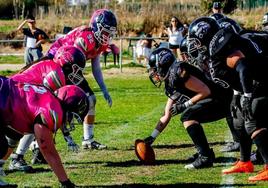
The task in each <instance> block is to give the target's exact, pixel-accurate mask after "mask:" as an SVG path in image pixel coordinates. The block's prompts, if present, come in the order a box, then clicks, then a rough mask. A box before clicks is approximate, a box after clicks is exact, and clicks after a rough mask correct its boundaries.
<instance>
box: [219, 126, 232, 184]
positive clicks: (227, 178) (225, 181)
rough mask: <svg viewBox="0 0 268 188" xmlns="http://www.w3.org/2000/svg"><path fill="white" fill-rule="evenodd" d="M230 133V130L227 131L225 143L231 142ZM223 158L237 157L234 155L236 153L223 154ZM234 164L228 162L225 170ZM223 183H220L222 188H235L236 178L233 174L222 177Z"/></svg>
mask: <svg viewBox="0 0 268 188" xmlns="http://www.w3.org/2000/svg"><path fill="white" fill-rule="evenodd" d="M230 137H231V135H230V131H229V130H228V131H227V134H226V135H225V142H228V140H230ZM223 156H224V157H226V158H229V157H235V155H234V152H223ZM232 164H233V162H228V163H225V166H224V167H223V168H222V170H223V169H225V168H228V167H231V165H232ZM221 177H222V178H221V183H220V185H221V186H220V187H224V188H234V187H235V186H234V180H235V176H234V175H232V174H228V175H221Z"/></svg>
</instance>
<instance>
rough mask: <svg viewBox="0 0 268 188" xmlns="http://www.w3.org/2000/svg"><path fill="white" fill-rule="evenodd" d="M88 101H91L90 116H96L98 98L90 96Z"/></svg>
mask: <svg viewBox="0 0 268 188" xmlns="http://www.w3.org/2000/svg"><path fill="white" fill-rule="evenodd" d="M88 100H89V110H88V113H87V114H88V115H95V106H96V101H97V100H96V96H95V95H94V94H93V95H89V96H88Z"/></svg>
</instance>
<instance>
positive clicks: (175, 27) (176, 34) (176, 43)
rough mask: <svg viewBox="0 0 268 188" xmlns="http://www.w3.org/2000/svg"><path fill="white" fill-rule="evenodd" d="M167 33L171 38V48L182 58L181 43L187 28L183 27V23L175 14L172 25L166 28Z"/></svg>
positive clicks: (169, 40) (171, 21)
mask: <svg viewBox="0 0 268 188" xmlns="http://www.w3.org/2000/svg"><path fill="white" fill-rule="evenodd" d="M165 33H166V34H167V35H168V37H169V39H168V42H169V48H170V49H171V50H172V51H173V53H174V55H175V56H176V57H177V58H178V59H179V60H182V58H181V56H180V54H181V53H180V43H181V41H182V39H183V36H184V35H185V33H186V30H185V29H184V27H183V24H182V23H181V22H180V20H179V19H178V18H177V17H176V16H173V17H172V18H171V20H170V26H169V27H168V28H167V29H166V30H165Z"/></svg>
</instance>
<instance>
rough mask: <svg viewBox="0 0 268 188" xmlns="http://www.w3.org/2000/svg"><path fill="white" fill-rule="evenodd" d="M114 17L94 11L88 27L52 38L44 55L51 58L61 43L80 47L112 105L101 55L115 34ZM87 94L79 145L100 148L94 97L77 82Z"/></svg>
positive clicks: (100, 10)
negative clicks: (96, 133) (87, 104)
mask: <svg viewBox="0 0 268 188" xmlns="http://www.w3.org/2000/svg"><path fill="white" fill-rule="evenodd" d="M116 28H117V20H116V17H115V15H114V13H113V12H112V11H110V10H107V9H99V10H96V11H95V12H94V13H93V14H92V17H91V19H90V23H89V25H88V26H81V27H77V28H75V29H73V30H72V31H70V32H69V33H67V34H66V35H65V36H63V37H61V38H59V39H58V40H57V41H55V42H54V43H53V44H52V46H51V47H50V49H49V50H48V52H47V56H48V57H50V58H53V57H54V56H55V54H56V52H57V51H58V49H59V48H60V47H61V46H65V45H72V46H75V47H77V48H79V49H80V50H81V51H82V52H83V53H84V54H85V56H86V59H87V60H88V59H91V66H92V73H93V76H94V78H95V80H96V82H97V83H98V85H99V87H100V89H101V91H102V93H103V96H104V98H105V100H106V101H107V103H108V105H109V106H110V107H111V106H112V98H111V96H110V94H109V91H108V89H107V87H106V85H105V83H104V80H103V75H102V71H101V67H100V54H101V53H102V52H104V51H106V49H107V48H108V45H109V43H110V41H111V40H112V38H113V36H114V35H115V32H116ZM79 86H80V87H81V88H82V89H83V90H84V91H85V92H86V94H87V95H88V98H89V100H90V101H92V103H91V104H92V105H91V106H90V110H89V112H88V115H87V116H86V118H85V119H84V139H83V141H82V146H83V148H84V149H87V148H91V149H103V148H106V146H105V145H103V144H100V143H99V142H97V141H95V139H94V131H93V130H94V122H95V105H96V97H95V94H94V93H93V91H92V89H91V88H90V87H89V84H88V82H87V81H86V80H83V82H82V83H81V84H80V85H79Z"/></svg>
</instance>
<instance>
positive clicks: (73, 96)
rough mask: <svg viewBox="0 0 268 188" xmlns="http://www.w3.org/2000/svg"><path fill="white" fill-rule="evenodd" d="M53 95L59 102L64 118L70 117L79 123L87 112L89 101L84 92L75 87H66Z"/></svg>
mask: <svg viewBox="0 0 268 188" xmlns="http://www.w3.org/2000/svg"><path fill="white" fill-rule="evenodd" d="M55 95H56V96H57V97H58V98H59V99H60V101H61V104H62V109H63V111H64V112H66V118H67V117H68V118H70V116H72V117H75V118H76V119H77V121H78V122H79V123H81V122H82V120H83V119H84V117H85V116H86V115H87V113H88V110H89V100H88V97H87V95H86V94H85V92H84V91H83V90H82V89H81V88H80V87H78V86H76V85H67V86H63V87H61V88H60V89H58V90H56V91H55Z"/></svg>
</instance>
